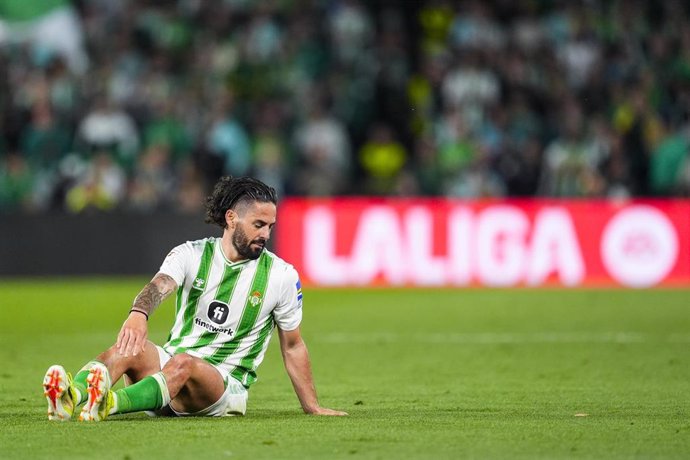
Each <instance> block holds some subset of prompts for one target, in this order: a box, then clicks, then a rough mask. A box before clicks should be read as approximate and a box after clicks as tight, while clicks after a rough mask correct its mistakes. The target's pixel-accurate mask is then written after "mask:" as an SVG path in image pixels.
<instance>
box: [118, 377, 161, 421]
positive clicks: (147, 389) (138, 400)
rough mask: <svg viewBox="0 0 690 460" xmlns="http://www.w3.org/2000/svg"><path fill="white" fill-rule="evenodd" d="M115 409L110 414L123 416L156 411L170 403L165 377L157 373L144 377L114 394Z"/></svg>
mask: <svg viewBox="0 0 690 460" xmlns="http://www.w3.org/2000/svg"><path fill="white" fill-rule="evenodd" d="M115 402H116V404H115V408H114V410H113V411H112V412H111V413H118V414H124V413H127V412H137V411H141V410H156V409H160V408H161V407H164V406H167V405H168V403H170V395H169V393H168V386H167V384H166V383H165V377H164V376H163V373H162V372H159V373H157V374H154V375H150V376H148V377H144V378H143V379H141V380H140V381H138V382H137V383H135V384H134V385H130V386H128V387H126V388H122V389H120V390H117V391H116V392H115Z"/></svg>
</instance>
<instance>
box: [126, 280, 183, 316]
mask: <svg viewBox="0 0 690 460" xmlns="http://www.w3.org/2000/svg"><path fill="white" fill-rule="evenodd" d="M176 288H177V284H176V283H175V280H173V279H172V278H171V277H169V276H168V275H164V274H162V273H158V274H157V275H156V276H154V277H153V279H152V280H151V282H150V283H149V284H147V285H146V286H144V289H142V290H141V292H140V293H139V294H138V295H137V296H136V298H135V299H134V303H133V304H132V309H134V310H139V311H142V312H144V313H146V315H147V316H148V315H150V314H151V313H153V311H154V310H155V309H156V308H157V307H158V305H160V304H161V302H163V300H165V298H166V297H168V296H169V295H170V294H171V293H172V292H173V291H175V289H176Z"/></svg>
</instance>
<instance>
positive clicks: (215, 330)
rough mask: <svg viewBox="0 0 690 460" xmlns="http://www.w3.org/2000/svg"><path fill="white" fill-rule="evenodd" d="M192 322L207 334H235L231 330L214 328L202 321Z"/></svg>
mask: <svg viewBox="0 0 690 460" xmlns="http://www.w3.org/2000/svg"><path fill="white" fill-rule="evenodd" d="M194 322H195V323H196V324H197V326H201V327H203V328H204V329H206V330H207V331H209V332H213V333H222V334H228V335H233V334H234V333H235V331H233V330H232V328H229V327H216V326H214V325H213V324H209V323H207V322H206V321H204V320H203V319H199V318H195V319H194Z"/></svg>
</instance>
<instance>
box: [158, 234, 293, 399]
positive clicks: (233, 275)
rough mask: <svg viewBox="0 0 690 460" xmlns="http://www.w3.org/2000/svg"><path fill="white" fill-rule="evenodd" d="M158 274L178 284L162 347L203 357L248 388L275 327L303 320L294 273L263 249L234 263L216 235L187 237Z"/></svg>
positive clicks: (289, 266)
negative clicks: (171, 319)
mask: <svg viewBox="0 0 690 460" xmlns="http://www.w3.org/2000/svg"><path fill="white" fill-rule="evenodd" d="M159 272H160V273H164V274H166V275H168V276H170V277H172V279H174V280H175V282H176V283H177V285H178V286H179V287H178V290H177V301H176V308H175V324H174V325H173V327H172V330H171V331H170V336H169V337H168V341H167V343H166V344H165V345H164V346H163V348H164V349H165V351H167V352H168V353H170V354H171V355H175V354H178V353H188V354H190V355H192V356H197V357H199V358H202V359H204V360H206V361H208V362H209V363H211V364H212V365H214V366H215V367H216V368H217V369H218V370H219V371H220V372H221V374H223V375H225V376H228V375H229V376H232V377H233V378H235V379H236V380H238V381H239V382H242V384H243V385H244V386H245V387H247V388H248V387H249V386H250V385H251V384H252V383H254V382H255V381H256V368H257V367H258V366H259V364H261V361H262V360H263V358H264V354H265V352H266V348H268V342H269V340H270V339H271V332H272V331H273V327H274V325H277V326H278V327H279V328H280V329H282V330H286V331H291V330H294V329H296V328H297V327H298V326H299V324H300V321H301V320H302V290H301V286H300V282H299V277H298V275H297V271H296V270H295V269H294V267H293V266H292V265H290V264H288V263H286V262H285V261H283V260H282V259H281V258H279V257H278V256H276V255H275V254H273V253H271V252H269V251H267V250H264V251H262V253H261V256H260V257H259V258H258V259H256V260H246V261H242V262H237V263H233V262H230V261H229V260H228V259H227V258H226V257H225V254H224V253H223V250H222V249H221V239H220V238H206V239H203V240H197V241H188V242H187V243H185V244H182V245H180V246H177V247H176V248H175V249H173V250H172V251H171V252H170V254H168V256H167V257H166V258H165V260H164V261H163V264H162V265H161V268H160V270H159Z"/></svg>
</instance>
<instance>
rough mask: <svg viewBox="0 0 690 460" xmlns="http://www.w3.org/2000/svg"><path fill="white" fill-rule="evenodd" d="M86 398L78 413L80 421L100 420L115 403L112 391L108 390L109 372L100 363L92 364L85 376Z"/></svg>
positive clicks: (103, 418)
mask: <svg viewBox="0 0 690 460" xmlns="http://www.w3.org/2000/svg"><path fill="white" fill-rule="evenodd" d="M86 383H87V384H88V387H87V389H86V392H87V394H88V398H87V400H86V404H84V407H83V408H82V410H81V413H80V414H79V420H81V421H82V422H100V421H102V420H105V419H106V417H108V415H109V414H110V410H111V409H112V408H113V406H114V405H115V398H114V397H113V392H112V391H110V385H111V383H110V373H109V372H108V368H107V367H105V366H104V365H103V364H101V363H97V364H94V365H93V366H91V369H89V375H88V376H87V377H86Z"/></svg>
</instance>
